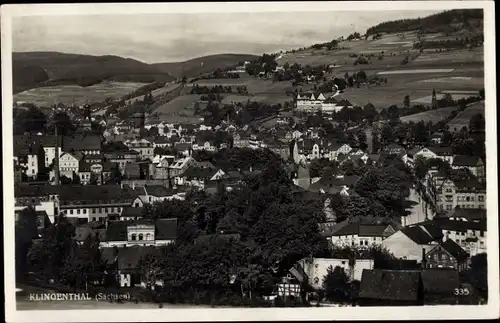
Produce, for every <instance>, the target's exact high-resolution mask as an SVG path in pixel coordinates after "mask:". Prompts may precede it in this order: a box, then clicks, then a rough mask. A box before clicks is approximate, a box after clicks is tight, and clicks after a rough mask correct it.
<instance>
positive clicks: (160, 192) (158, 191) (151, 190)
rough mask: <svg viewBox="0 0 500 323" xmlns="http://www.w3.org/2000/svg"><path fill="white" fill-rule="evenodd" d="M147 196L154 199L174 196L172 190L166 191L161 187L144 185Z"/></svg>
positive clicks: (166, 189)
mask: <svg viewBox="0 0 500 323" xmlns="http://www.w3.org/2000/svg"><path fill="white" fill-rule="evenodd" d="M144 188H145V189H146V192H147V195H152V196H155V197H165V196H171V195H173V194H175V192H174V191H173V190H172V189H168V188H166V187H165V186H162V185H144Z"/></svg>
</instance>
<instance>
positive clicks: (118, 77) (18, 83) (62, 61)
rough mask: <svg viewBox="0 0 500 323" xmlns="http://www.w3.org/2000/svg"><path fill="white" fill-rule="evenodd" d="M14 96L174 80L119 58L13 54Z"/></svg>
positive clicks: (55, 54)
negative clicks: (39, 90)
mask: <svg viewBox="0 0 500 323" xmlns="http://www.w3.org/2000/svg"><path fill="white" fill-rule="evenodd" d="M12 65H13V87H14V93H17V92H20V91H23V90H26V89H30V88H35V87H39V86H48V85H61V84H76V85H80V86H90V85H93V84H96V83H99V82H102V81H105V80H107V81H120V82H141V83H150V82H155V81H161V82H167V81H172V80H174V79H175V78H174V77H173V76H171V75H169V74H168V73H166V72H163V71H160V70H159V69H158V68H157V67H155V66H153V65H149V64H146V63H142V62H139V61H136V60H133V59H127V58H122V57H118V56H111V55H106V56H91V55H78V54H65V53H58V52H26V53H13V54H12Z"/></svg>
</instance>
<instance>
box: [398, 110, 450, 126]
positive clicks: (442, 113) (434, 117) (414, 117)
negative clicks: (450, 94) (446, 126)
mask: <svg viewBox="0 0 500 323" xmlns="http://www.w3.org/2000/svg"><path fill="white" fill-rule="evenodd" d="M456 110H458V107H457V106H455V107H446V108H441V109H436V110H429V111H425V112H420V113H416V114H411V115H408V116H404V117H401V118H399V119H400V120H401V122H410V121H413V122H415V123H417V122H420V121H423V122H425V123H427V122H429V121H432V122H433V123H436V122H439V121H441V120H444V119H446V118H448V117H449V116H450V114H451V113H452V112H453V111H456Z"/></svg>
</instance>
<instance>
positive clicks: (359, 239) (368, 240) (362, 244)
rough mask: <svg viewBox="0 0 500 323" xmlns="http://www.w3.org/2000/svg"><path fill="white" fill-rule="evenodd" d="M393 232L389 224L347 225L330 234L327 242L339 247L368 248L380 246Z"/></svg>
mask: <svg viewBox="0 0 500 323" xmlns="http://www.w3.org/2000/svg"><path fill="white" fill-rule="evenodd" d="M394 232H396V230H395V229H394V228H393V227H392V226H391V225H390V224H381V225H377V224H361V223H348V224H346V225H344V226H341V227H340V228H339V229H338V230H336V231H334V232H332V233H331V236H330V239H329V240H330V242H331V243H332V245H335V246H339V247H355V248H369V247H372V246H380V245H382V241H383V240H384V239H385V238H387V237H389V236H390V235H392V234H393V233H394Z"/></svg>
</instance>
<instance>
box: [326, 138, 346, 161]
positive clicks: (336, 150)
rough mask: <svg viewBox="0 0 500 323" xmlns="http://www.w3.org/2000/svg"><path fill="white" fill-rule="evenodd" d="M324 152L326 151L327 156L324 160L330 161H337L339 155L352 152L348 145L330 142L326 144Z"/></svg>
mask: <svg viewBox="0 0 500 323" xmlns="http://www.w3.org/2000/svg"><path fill="white" fill-rule="evenodd" d="M326 150H327V156H325V157H326V158H328V159H330V160H337V158H338V157H339V156H340V155H341V154H344V155H345V154H348V153H349V152H350V151H351V150H352V147H351V146H349V145H348V144H343V143H339V142H337V141H330V142H328V144H327V148H326Z"/></svg>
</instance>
